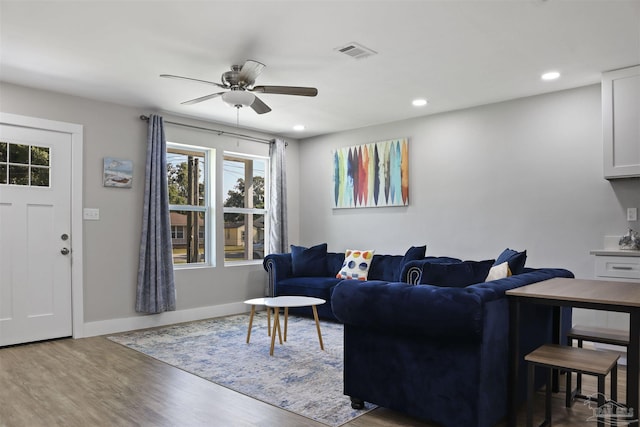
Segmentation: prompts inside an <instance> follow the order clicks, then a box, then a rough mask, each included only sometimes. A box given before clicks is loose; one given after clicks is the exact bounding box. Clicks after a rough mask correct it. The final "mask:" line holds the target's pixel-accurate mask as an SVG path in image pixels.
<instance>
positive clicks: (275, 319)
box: [269, 307, 280, 356]
mask: <svg viewBox="0 0 640 427" xmlns="http://www.w3.org/2000/svg"><path fill="white" fill-rule="evenodd" d="M279 311H280V309H279V308H278V307H274V310H273V313H274V314H273V332H272V333H271V349H270V350H269V356H273V347H274V346H275V345H276V333H277V332H276V328H278V329H277V330H278V331H280V325H279V321H278V312H279Z"/></svg>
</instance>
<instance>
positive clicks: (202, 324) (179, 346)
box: [108, 312, 375, 427]
mask: <svg viewBox="0 0 640 427" xmlns="http://www.w3.org/2000/svg"><path fill="white" fill-rule="evenodd" d="M282 320H283V318H282V317H281V324H282V325H283V326H284V324H283V323H284V322H283V321H282ZM248 324H249V316H248V315H235V316H228V317H221V318H216V319H209V320H203V321H197V322H190V323H184V324H179V325H173V326H167V327H163V328H157V329H149V330H142V331H133V332H128V333H124V334H118V335H114V336H110V337H108V339H110V340H111V341H114V342H117V343H119V344H122V345H125V346H127V347H129V348H131V349H133V350H137V351H139V352H141V353H144V354H147V355H149V356H151V357H153V358H154V359H158V360H161V361H163V362H165V363H168V364H170V365H172V366H175V367H177V368H180V369H182V370H184V371H187V372H190V373H192V374H194V375H197V376H199V377H202V378H204V379H207V380H209V381H212V382H214V383H216V384H219V385H222V386H224V387H227V388H230V389H231V390H235V391H237V392H239V393H242V394H245V395H247V396H250V397H252V398H255V399H259V400H261V401H263V402H267V403H269V404H271V405H275V406H278V407H280V408H282V409H286V410H288V411H291V412H294V413H296V414H299V415H302V416H304V417H307V418H310V419H312V420H316V421H318V422H321V423H323V424H326V425H329V426H333V427H337V426H340V425H342V424H344V423H346V422H348V421H350V420H352V419H354V418H356V417H359V416H360V415H363V414H365V413H366V412H368V411H369V410H371V409H374V408H375V406H374V405H371V404H369V403H367V404H366V406H365V409H364V410H362V411H356V410H354V409H352V408H351V404H350V401H349V397H348V396H345V395H344V394H343V392H342V390H343V381H342V368H343V360H342V356H343V348H344V347H343V339H342V335H343V332H342V331H343V329H342V325H340V324H337V323H332V322H322V321H321V322H320V329H321V331H322V339H323V341H324V348H325V351H321V350H320V345H319V343H318V334H317V332H316V326H315V323H314V321H313V319H308V318H304V317H298V316H289V325H288V333H287V341H286V342H285V343H284V344H283V345H280V344H279V343H278V341H277V340H276V346H275V351H274V355H273V356H269V347H270V345H271V338H270V337H269V336H267V316H266V312H259V313H256V316H255V318H254V321H253V330H252V332H251V342H250V343H249V344H247V343H246V338H247V327H248ZM282 332H283V333H284V330H283V331H282Z"/></svg>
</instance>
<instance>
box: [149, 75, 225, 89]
mask: <svg viewBox="0 0 640 427" xmlns="http://www.w3.org/2000/svg"><path fill="white" fill-rule="evenodd" d="M160 77H164V78H167V79H178V80H190V81H192V82H198V83H205V84H208V85H213V86H218V87H221V88H223V89H229V88H228V87H227V86H225V85H222V84H220V83H216V82H210V81H208V80H200V79H192V78H191V77H182V76H175V75H173V74H160Z"/></svg>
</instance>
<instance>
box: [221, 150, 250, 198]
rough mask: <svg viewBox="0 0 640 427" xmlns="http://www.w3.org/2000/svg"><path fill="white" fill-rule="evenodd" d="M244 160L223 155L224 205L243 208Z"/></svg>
mask: <svg viewBox="0 0 640 427" xmlns="http://www.w3.org/2000/svg"><path fill="white" fill-rule="evenodd" d="M244 177H245V160H237V159H231V158H227V157H225V159H224V176H223V183H224V188H225V198H224V206H225V207H232V208H244V207H245V203H244V194H245V186H244Z"/></svg>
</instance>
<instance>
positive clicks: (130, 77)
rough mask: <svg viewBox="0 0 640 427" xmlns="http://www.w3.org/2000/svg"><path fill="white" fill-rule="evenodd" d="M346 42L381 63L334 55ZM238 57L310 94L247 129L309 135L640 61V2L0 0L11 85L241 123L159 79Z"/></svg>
mask: <svg viewBox="0 0 640 427" xmlns="http://www.w3.org/2000/svg"><path fill="white" fill-rule="evenodd" d="M350 42H357V43H360V44H362V45H364V46H366V47H368V48H370V49H373V50H375V51H377V52H378V54H377V55H375V56H372V57H369V58H365V59H360V60H356V59H353V58H351V57H349V56H346V55H344V54H340V53H338V52H336V48H338V47H342V46H343V45H346V44H347V43H350ZM246 59H254V60H257V61H260V62H263V63H264V64H266V65H267V67H266V68H265V70H264V71H263V72H262V75H261V76H260V77H259V78H258V80H257V82H256V84H258V85H291V86H314V87H317V88H318V91H319V93H318V96H317V97H315V98H307V97H294V96H287V95H272V94H262V95H259V96H260V98H261V99H262V100H263V101H264V102H265V103H267V104H268V105H269V106H270V107H271V108H272V109H273V111H272V112H270V113H267V114H263V115H258V114H256V113H255V112H254V111H253V110H251V109H248V108H243V109H241V110H240V112H239V113H240V114H239V122H240V126H241V127H246V128H252V129H258V130H262V131H265V132H268V133H271V134H277V135H283V136H289V137H294V138H305V137H309V136H314V135H319V134H325V133H331V132H336V131H342V130H345V129H352V128H358V127H363V126H368V125H372V124H378V123H385V122H391V121H397V120H402V119H406V118H411V117H416V116H421V115H427V114H434V113H438V112H443V111H450V110H455V109H460V108H465V107H470V106H474V105H481V104H486V103H491V102H496V101H502V100H507V99H513V98H519V97H524V96H530V95H535V94H540V93H545V92H551V91H557V90H562V89H568V88H573V87H578V86H584V85H588V84H593V83H597V82H599V81H600V74H601V72H602V71H606V70H611V69H617V68H623V67H627V66H632V65H637V64H640V0H629V1H624V0H584V1H580V0H546V1H543V0H502V1H498V0H495V1H490V0H473V1H458V0H441V1H401V0H400V1H399V0H394V1H344V0H343V1H328V0H325V1H307V0H302V1H301V0H298V1H282V0H281V1H269V0H260V1H243V0H235V1H214V0H209V1H207V0H201V1H177V0H176V1H145V0H139V1H115V0H114V1H93V0H85V1H5V0H0V80H3V81H6V82H10V83H15V84H19V85H25V86H31V87H35V88H44V89H49V90H53V91H57V92H63V93H68V94H73V95H78V96H82V97H88V98H94V99H98V100H104V101H109V102H115V103H119V104H125V105H131V106H136V107H139V108H140V113H141V114H143V113H144V114H146V113H149V112H154V111H165V112H171V113H174V114H178V115H183V116H190V117H196V118H202V119H206V120H210V121H215V122H220V123H228V124H232V125H236V120H237V116H236V110H235V109H234V108H232V107H230V106H228V105H226V104H224V103H223V102H222V100H221V99H220V98H217V99H212V100H209V101H205V102H202V103H200V104H197V105H191V106H183V105H180V102H182V101H186V100H189V99H192V98H197V97H199V96H203V95H207V94H209V93H213V92H218V91H219V90H218V88H216V87H214V86H209V85H205V84H198V83H194V82H188V81H179V80H170V79H162V78H160V77H158V75H159V74H163V73H166V74H178V75H182V76H188V77H193V78H197V79H203V80H212V81H216V82H219V81H220V75H221V74H222V73H223V72H225V71H227V70H228V69H229V66H230V65H231V64H242V63H243V62H244V61H245V60H246ZM552 69H553V70H558V71H560V72H561V73H562V77H561V78H560V79H559V80H556V81H553V82H543V81H541V80H540V74H541V73H543V72H545V71H548V70H552ZM416 97H425V98H427V99H428V100H429V105H428V106H426V107H422V108H416V107H413V106H412V105H411V100H412V99H413V98H416ZM3 107H5V110H8V111H10V106H3ZM298 123H303V124H304V125H305V126H306V130H305V131H304V132H294V131H293V130H292V126H293V125H295V124H298Z"/></svg>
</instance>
